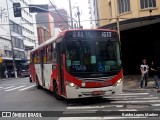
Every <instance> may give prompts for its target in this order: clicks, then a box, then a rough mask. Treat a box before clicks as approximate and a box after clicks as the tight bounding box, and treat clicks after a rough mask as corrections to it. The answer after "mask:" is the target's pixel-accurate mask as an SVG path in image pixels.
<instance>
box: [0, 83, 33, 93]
mask: <svg viewBox="0 0 160 120" xmlns="http://www.w3.org/2000/svg"><path fill="white" fill-rule="evenodd" d="M35 86H36V85H33V84H26V85H16V86H14V85H11V86H1V87H0V91H5V92H10V91H25V90H29V89H31V88H34V87H35Z"/></svg>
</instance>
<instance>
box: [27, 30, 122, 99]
mask: <svg viewBox="0 0 160 120" xmlns="http://www.w3.org/2000/svg"><path fill="white" fill-rule="evenodd" d="M118 38H119V37H118V34H117V32H116V31H113V30H106V29H76V30H66V31H63V32H62V33H60V34H59V36H58V37H57V38H56V39H50V40H48V41H46V42H45V43H43V44H42V45H40V46H39V47H38V48H36V49H34V50H33V51H32V52H31V53H30V73H31V76H30V80H31V81H32V82H36V84H37V87H38V88H45V89H48V90H50V91H52V92H53V94H54V96H55V97H56V98H60V97H64V98H66V99H73V98H86V97H95V96H106V95H112V94H119V93H121V92H122V76H123V71H122V65H121V55H120V44H119V39H118Z"/></svg>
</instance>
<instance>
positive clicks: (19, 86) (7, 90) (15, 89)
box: [5, 86, 24, 91]
mask: <svg viewBox="0 0 160 120" xmlns="http://www.w3.org/2000/svg"><path fill="white" fill-rule="evenodd" d="M22 87H24V86H19V87H15V88H12V89H8V90H5V91H12V90H16V89H19V88H22Z"/></svg>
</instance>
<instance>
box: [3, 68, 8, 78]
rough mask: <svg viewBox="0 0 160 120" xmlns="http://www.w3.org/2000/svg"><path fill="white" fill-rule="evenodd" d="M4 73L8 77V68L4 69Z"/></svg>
mask: <svg viewBox="0 0 160 120" xmlns="http://www.w3.org/2000/svg"><path fill="white" fill-rule="evenodd" d="M4 75H5V76H6V78H8V70H7V69H6V70H5V71H4Z"/></svg>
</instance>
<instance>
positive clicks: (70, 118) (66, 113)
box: [0, 78, 160, 120]
mask: <svg viewBox="0 0 160 120" xmlns="http://www.w3.org/2000/svg"><path fill="white" fill-rule="evenodd" d="M0 111H1V112H5V111H8V112H10V111H15V112H16V111H18V112H21V115H22V112H25V111H30V112H32V111H37V112H38V111H48V112H45V113H42V115H43V114H47V113H48V114H49V115H51V116H54V117H46V118H24V117H23V119H29V120H44V119H46V120H92V119H94V120H108V119H112V120H118V119H131V118H133V119H135V118H134V117H136V115H137V114H138V113H140V111H148V112H155V115H156V112H158V111H160V96H159V94H158V93H154V92H149V91H146V92H144V91H142V92H139V91H129V92H123V93H122V94H120V95H118V96H110V97H99V98H88V99H78V100H61V101H59V100H56V99H55V98H54V96H53V95H52V93H51V92H49V91H47V90H44V89H37V88H36V86H35V83H30V82H29V80H28V78H20V79H10V80H0ZM53 111H54V112H53ZM58 111H59V112H60V114H59V112H58ZM128 112H130V113H131V116H132V117H131V118H128V117H127V118H126V116H125V115H127V113H128ZM122 113H123V115H122ZM132 113H134V115H132ZM143 114H144V113H142V114H141V115H143ZM143 118H144V119H146V116H143ZM3 119H4V120H17V119H18V118H17V117H12V118H8V117H7V118H4V117H3V118H2V117H1V118H0V120H3ZM21 119H22V118H21ZM139 119H142V118H139ZM155 119H157V120H158V119H160V117H156V118H154V120H155Z"/></svg>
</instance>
